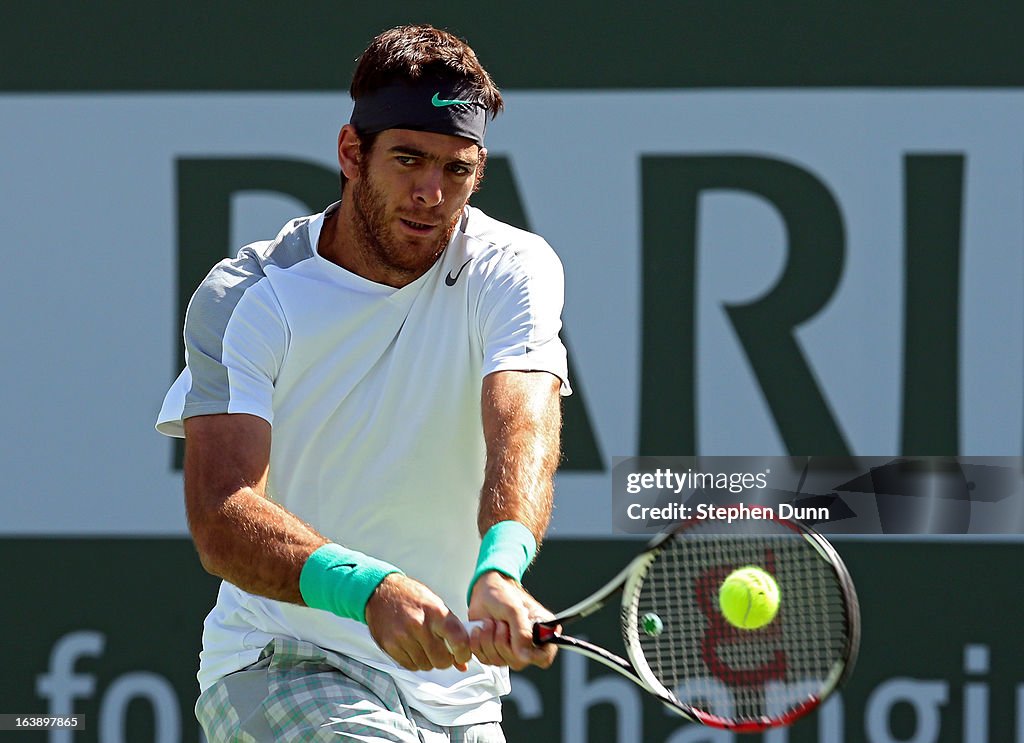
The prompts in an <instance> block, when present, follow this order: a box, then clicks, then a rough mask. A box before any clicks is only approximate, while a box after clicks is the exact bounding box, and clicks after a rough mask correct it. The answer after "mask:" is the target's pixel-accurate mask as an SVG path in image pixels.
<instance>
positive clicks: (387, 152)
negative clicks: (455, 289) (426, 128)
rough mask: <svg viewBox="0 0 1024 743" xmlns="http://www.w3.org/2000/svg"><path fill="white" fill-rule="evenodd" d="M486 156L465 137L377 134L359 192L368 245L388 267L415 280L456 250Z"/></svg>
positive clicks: (356, 186) (360, 222) (359, 219)
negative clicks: (452, 243) (451, 247)
mask: <svg viewBox="0 0 1024 743" xmlns="http://www.w3.org/2000/svg"><path fill="white" fill-rule="evenodd" d="M481 156H482V150H481V149H480V148H479V147H478V146H477V145H476V144H474V143H472V142H470V141H469V140H467V139H463V138H462V137H454V136H451V135H448V134H434V133H431V132H417V131H411V130H408V129H388V130H386V131H383V132H381V133H380V134H379V135H377V139H376V141H375V142H374V144H373V148H372V149H371V150H370V152H369V153H368V154H367V155H365V156H363V158H362V161H361V163H360V167H359V177H358V178H357V179H355V180H353V181H351V182H350V183H349V184H348V187H351V188H352V198H353V205H354V207H355V216H356V227H357V229H358V230H359V232H360V233H361V234H360V236H359V237H360V238H361V242H362V243H363V245H364V247H365V248H366V249H367V250H368V252H369V253H370V256H369V257H371V258H372V259H373V260H375V261H378V262H379V265H381V267H383V268H386V269H388V270H390V271H397V272H400V273H403V274H407V275H410V276H420V275H422V274H423V273H424V272H426V271H427V269H429V268H430V267H431V266H432V265H433V264H434V262H435V261H436V260H437V258H438V256H439V255H440V254H441V252H442V251H443V250H444V249H445V247H446V246H447V245H448V241H449V240H450V239H451V236H452V232H453V231H454V230H455V226H456V224H457V223H458V220H459V217H460V216H461V215H462V209H463V207H464V206H465V205H466V202H467V201H468V200H469V197H470V195H471V194H472V193H473V188H474V186H475V184H476V180H477V174H478V169H479V166H480V164H481Z"/></svg>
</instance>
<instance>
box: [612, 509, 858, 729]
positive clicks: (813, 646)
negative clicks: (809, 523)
mask: <svg viewBox="0 0 1024 743" xmlns="http://www.w3.org/2000/svg"><path fill="white" fill-rule="evenodd" d="M736 527H737V524H736V523H733V524H732V525H731V526H729V527H728V533H725V531H726V530H725V528H724V527H720V526H717V525H714V524H708V523H700V524H697V525H696V526H695V527H693V528H691V529H689V530H688V531H687V533H686V536H685V538H677V539H671V540H669V541H668V542H667V543H666V544H665V546H664V548H663V549H662V550H661V551H660V552H659V554H658V556H657V558H656V559H655V560H654V561H653V562H652V563H651V564H650V566H649V567H648V570H647V574H646V576H645V578H644V580H643V582H642V584H641V585H640V587H639V590H638V591H637V592H636V594H635V595H634V596H632V597H629V600H630V602H631V604H632V608H631V611H635V614H634V617H636V618H637V619H639V620H640V622H639V625H640V630H639V632H638V637H639V640H638V643H639V649H640V653H639V654H640V655H642V658H636V657H634V659H633V660H634V663H635V664H637V665H638V667H642V666H646V667H647V669H649V671H648V673H649V675H650V676H653V677H654V679H655V680H657V682H658V683H660V684H661V685H662V686H664V687H665V688H666V689H668V690H669V691H671V692H672V693H673V694H675V696H676V697H677V698H678V699H679V701H680V702H682V703H683V704H684V705H686V706H688V707H691V708H692V709H695V710H699V711H702V712H706V713H708V714H710V715H713V716H716V717H719V718H722V719H724V720H729V721H733V722H736V721H740V722H742V721H744V720H750V721H760V720H763V719H765V718H770V719H780V718H783V717H785V716H786V715H787V714H788V713H790V712H792V711H793V710H795V709H798V708H799V707H801V706H802V705H803V704H805V703H806V702H807V701H808V699H809V697H811V696H816V695H821V694H823V693H825V692H827V691H828V690H829V684H831V683H834V680H835V675H836V669H837V668H841V667H842V664H843V661H844V659H845V657H846V654H847V650H848V644H849V639H850V638H849V636H850V627H849V622H848V616H847V607H846V601H845V597H844V593H843V589H842V586H841V584H840V582H839V580H838V579H837V577H836V574H835V572H834V571H833V569H832V567H831V565H830V564H829V563H828V562H827V561H826V560H825V559H824V558H823V557H822V556H821V554H820V553H819V552H818V550H817V549H816V548H815V546H814V545H813V544H811V543H810V542H809V541H808V540H807V539H806V538H805V537H804V536H803V535H802V534H800V533H797V532H795V531H792V530H791V529H789V528H788V527H786V526H784V525H781V524H779V523H777V522H773V521H751V522H749V523H744V524H743V525H742V527H741V529H740V530H739V531H738V530H737V528H736ZM747 565H755V566H758V567H761V568H763V569H764V570H767V571H768V572H769V573H771V574H772V575H773V576H774V578H775V580H776V582H777V583H778V586H779V593H780V596H781V605H780V608H779V611H778V613H777V615H776V616H775V619H774V620H773V621H772V622H771V623H770V624H768V625H767V626H765V627H763V628H761V629H756V630H744V629H738V628H736V627H733V626H732V625H730V624H729V623H728V622H727V621H726V620H725V618H724V616H723V615H722V613H721V611H720V609H719V605H718V589H719V587H720V586H721V584H722V582H723V581H724V580H725V578H726V576H727V575H728V574H729V573H731V572H732V571H733V570H735V569H737V568H740V567H744V566H747ZM648 615H654V616H656V617H657V618H658V619H659V620H660V624H661V627H662V630H661V632H660V633H652V634H647V633H645V632H644V631H643V629H642V627H643V622H642V618H643V617H645V616H648ZM634 626H636V625H634ZM630 644H631V643H630V640H629V638H627V646H630ZM634 647H635V643H634ZM631 652H632V651H631Z"/></svg>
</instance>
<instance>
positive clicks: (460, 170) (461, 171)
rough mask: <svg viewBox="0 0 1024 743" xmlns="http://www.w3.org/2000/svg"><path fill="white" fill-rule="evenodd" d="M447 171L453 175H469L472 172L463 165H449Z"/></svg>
mask: <svg viewBox="0 0 1024 743" xmlns="http://www.w3.org/2000/svg"><path fill="white" fill-rule="evenodd" d="M448 169H449V170H450V171H451V172H452V173H454V174H455V175H469V174H470V173H471V172H472V171H471V170H470V169H469V168H467V167H466V166H465V165H451V166H449V168H448Z"/></svg>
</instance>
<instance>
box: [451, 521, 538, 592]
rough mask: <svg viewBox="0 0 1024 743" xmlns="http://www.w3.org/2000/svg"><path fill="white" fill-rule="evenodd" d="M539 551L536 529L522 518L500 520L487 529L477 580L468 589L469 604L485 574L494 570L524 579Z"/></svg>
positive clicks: (481, 550) (474, 573)
mask: <svg viewBox="0 0 1024 743" xmlns="http://www.w3.org/2000/svg"><path fill="white" fill-rule="evenodd" d="M535 554H537V540H536V539H535V538H534V536H533V532H531V531H530V530H529V529H527V528H526V527H525V526H523V525H522V524H520V523H519V522H518V521H499V522H498V523H497V524H495V525H494V526H492V527H491V528H490V529H488V530H487V533H486V534H484V538H483V541H482V542H481V543H480V554H479V557H477V561H476V570H475V571H474V572H473V579H472V580H471V581H470V582H469V591H467V592H466V603H467V604H469V602H470V599H471V598H472V596H473V586H475V585H476V582H477V581H478V580H479V579H480V576H481V575H483V574H484V573H486V572H487V571H489V570H494V571H496V572H498V573H501V574H502V575H507V576H508V577H509V578H512V579H513V580H515V581H521V580H522V579H523V573H525V572H526V569H527V568H528V567H530V563H531V562H532V561H533V556H534V555H535Z"/></svg>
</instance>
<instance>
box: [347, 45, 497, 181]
mask: <svg viewBox="0 0 1024 743" xmlns="http://www.w3.org/2000/svg"><path fill="white" fill-rule="evenodd" d="M424 75H430V76H433V77H440V78H442V79H454V80H459V81H464V82H465V83H466V84H467V85H468V86H469V88H470V90H472V91H473V92H474V93H476V100H478V101H479V102H480V103H481V104H483V106H484V108H486V109H487V111H488V113H490V115H491V117H492V118H493V117H495V116H497V115H498V114H499V113H501V111H502V110H503V109H504V107H505V102H504V101H503V100H502V98H501V92H500V91H499V90H498V86H497V85H495V84H494V81H493V80H492V79H491V76H490V75H489V74H488V72H487V70H485V69H484V68H483V65H481V64H480V60H478V59H477V58H476V52H474V51H473V49H472V48H471V47H470V46H469V44H467V43H466V42H465V41H464V40H462V39H460V38H459V37H457V36H455V35H454V34H451V33H449V32H448V31H444V30H442V29H439V28H434V27H433V26H429V25H420V26H396V27H395V28H390V29H388V30H387V31H384V32H383V33H381V34H378V35H377V36H376V37H374V39H373V41H371V42H370V45H369V46H368V47H366V51H364V52H363V53H362V54H361V55H360V57H359V61H358V62H357V64H356V71H355V73H354V74H353V75H352V85H351V86H350V87H349V95H350V96H351V97H352V100H358V99H359V98H360V97H361V96H364V95H366V94H367V93H371V92H373V91H375V90H378V89H380V88H383V87H384V86H386V85H389V84H391V83H392V82H394V81H396V80H400V79H408V80H419V79H420V78H421V77H423V76H424ZM359 139H360V146H359V152H360V154H361V155H362V156H363V157H364V158H365V157H366V156H367V155H369V153H370V150H371V149H372V148H373V141H374V140H375V139H376V134H367V135H364V134H360V135H359ZM346 180H347V178H346V177H345V174H344V173H342V174H341V188H342V190H344V188H345V182H346Z"/></svg>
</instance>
